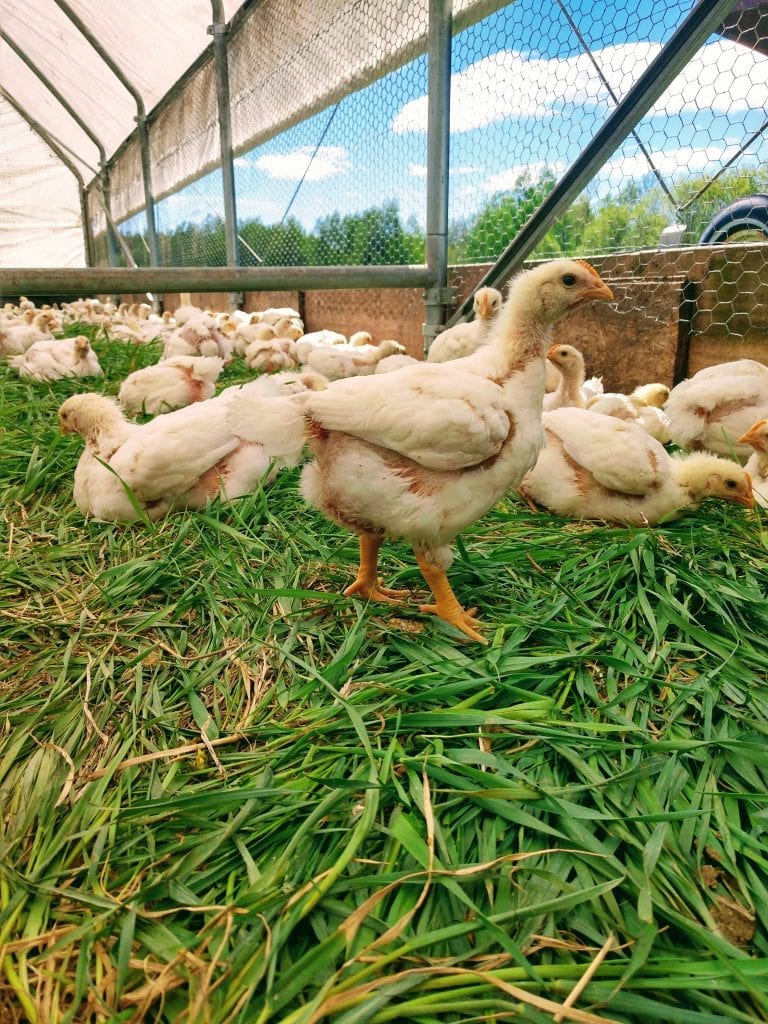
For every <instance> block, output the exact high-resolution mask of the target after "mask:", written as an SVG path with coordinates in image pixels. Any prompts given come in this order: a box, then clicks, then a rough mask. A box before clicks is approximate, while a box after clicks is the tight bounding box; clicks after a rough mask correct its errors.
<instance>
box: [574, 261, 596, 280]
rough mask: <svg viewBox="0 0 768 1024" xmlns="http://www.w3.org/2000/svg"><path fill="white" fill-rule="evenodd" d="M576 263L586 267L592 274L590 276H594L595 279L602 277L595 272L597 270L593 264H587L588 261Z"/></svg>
mask: <svg viewBox="0 0 768 1024" xmlns="http://www.w3.org/2000/svg"><path fill="white" fill-rule="evenodd" d="M576 263H580V264H581V265H582V267H586V268H587V270H588V271H589V272H590V274H594V275H595V277H600V275H599V274H598V272H597V271H596V270H595V268H594V267H593V266H592V264H591V263H587V261H586V260H576Z"/></svg>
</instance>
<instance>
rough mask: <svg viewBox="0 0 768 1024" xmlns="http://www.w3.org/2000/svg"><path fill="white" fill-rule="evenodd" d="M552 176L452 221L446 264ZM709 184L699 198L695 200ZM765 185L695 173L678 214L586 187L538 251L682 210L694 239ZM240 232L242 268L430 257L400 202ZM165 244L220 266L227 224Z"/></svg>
mask: <svg viewBox="0 0 768 1024" xmlns="http://www.w3.org/2000/svg"><path fill="white" fill-rule="evenodd" d="M556 181H557V179H556V175H555V173H554V171H553V170H552V169H550V168H545V169H544V170H543V171H542V173H541V175H540V177H539V178H538V179H536V180H535V181H534V180H533V179H532V178H531V177H530V175H529V174H523V175H521V176H520V177H519V178H518V179H517V181H516V182H515V184H514V187H513V188H512V189H511V191H509V192H504V193H498V194H497V195H494V196H492V197H491V198H490V199H489V200H488V202H487V203H485V205H484V206H482V207H481V209H480V210H479V211H478V212H477V213H476V214H475V215H474V216H473V217H471V218H470V219H468V220H467V221H465V222H461V223H454V224H452V225H451V226H450V229H449V262H450V263H451V264H458V263H478V262H492V261H493V260H495V259H496V258H497V257H498V256H499V254H500V253H501V252H502V251H503V250H504V248H506V246H507V245H508V244H509V243H510V242H511V241H512V240H513V239H514V238H515V236H516V235H517V233H518V232H519V230H520V228H521V227H522V226H523V225H524V224H525V222H526V221H527V220H528V219H529V218H530V216H531V214H533V213H534V211H535V210H536V209H538V207H539V206H540V205H541V203H542V202H543V200H544V199H545V198H546V197H547V196H548V195H549V194H550V192H551V191H552V189H553V188H554V187H555V184H556ZM705 186H706V190H705V192H704V193H703V194H702V196H701V197H700V198H698V199H694V198H693V197H694V196H695V195H696V193H697V192H698V191H699V190H700V189H701V188H703V187H705ZM764 187H765V186H764V176H763V174H762V173H761V172H760V171H758V170H746V171H729V172H727V173H726V174H724V175H723V176H722V177H721V178H719V179H718V180H717V181H715V182H711V179H708V178H706V177H705V176H703V175H693V176H690V177H688V178H686V179H685V180H683V181H682V182H678V183H676V184H675V195H676V197H677V199H678V202H679V204H680V205H681V206H685V207H686V208H685V209H684V210H680V211H679V213H676V212H675V210H674V209H673V208H672V206H671V203H670V200H669V198H668V197H667V195H666V194H665V193H664V191H663V190H662V189H661V187H660V186H659V184H658V183H656V182H655V181H654V182H653V183H652V184H650V185H645V186H642V187H641V186H640V185H638V184H637V183H630V184H628V185H625V186H623V187H622V188H621V189H620V190H619V192H618V193H617V194H616V195H614V196H608V197H606V198H605V199H603V200H600V201H596V200H594V199H590V198H589V197H588V196H587V195H582V196H580V197H579V198H578V199H576V201H575V202H574V203H572V204H571V206H570V208H569V209H568V210H567V211H566V213H565V214H563V215H562V216H561V217H560V218H559V219H558V221H557V222H556V223H555V224H554V226H553V227H552V228H551V230H550V231H549V232H548V233H547V235H546V236H545V237H544V238H543V239H542V241H541V242H540V243H539V244H538V246H537V247H536V248H535V250H534V251H533V253H532V256H533V257H534V258H553V257H557V256H574V255H586V254H589V253H604V252H620V251H631V250H634V249H648V248H655V247H656V246H657V245H658V243H659V238H660V237H661V232H662V231H663V230H664V228H665V227H666V226H667V225H668V224H669V223H670V222H671V221H672V220H674V219H675V218H676V217H679V218H682V220H683V222H684V223H685V224H686V225H687V227H686V232H685V235H684V236H683V239H682V242H683V244H695V243H696V242H697V241H698V239H699V237H700V236H701V233H702V231H703V230H704V228H705V227H706V226H707V224H708V223H709V221H710V220H711V219H712V217H713V216H714V215H715V213H716V212H717V211H718V210H720V209H722V207H723V206H726V205H727V204H728V203H730V202H733V200H734V199H738V198H741V197H743V196H746V195H750V194H752V193H754V192H759V191H761V190H762V189H763V188H764ZM689 201H691V205H690V207H688V206H687V203H688V202H689ZM239 234H240V238H241V242H240V262H241V265H243V266H254V265H258V266H359V265H374V264H375V265H384V266H392V265H398V264H409V263H411V264H415V263H422V262H423V261H424V258H425V257H424V252H425V248H424V246H425V242H424V234H423V231H422V229H421V228H420V227H419V225H418V223H416V221H415V220H414V219H413V218H411V219H410V221H409V222H408V223H407V224H405V225H404V224H403V222H402V220H401V217H400V212H399V209H398V205H397V203H396V202H394V201H390V202H386V203H384V205H383V206H381V207H372V208H371V209H369V210H365V211H363V212H362V213H351V214H345V215H342V214H340V213H339V212H334V213H331V214H329V215H328V216H326V217H322V218H321V219H320V220H318V221H317V223H316V224H315V226H314V229H313V230H312V231H306V230H305V229H304V228H303V227H302V226H301V224H300V223H299V222H298V221H297V220H295V219H294V218H289V219H288V220H287V221H286V222H285V223H280V224H271V225H265V224H263V223H262V222H261V221H260V220H258V219H256V220H248V221H245V222H243V223H242V224H241V225H240V228H239ZM127 241H128V244H129V246H130V248H131V251H132V253H133V256H134V259H135V260H136V262H137V263H138V264H139V265H140V266H141V265H146V263H147V247H146V241H145V239H144V237H143V235H128V236H127ZM160 252H161V258H162V262H163V264H165V265H166V266H224V265H225V264H226V242H225V237H224V224H223V222H222V220H221V219H220V218H218V217H213V216H209V217H207V218H206V219H205V220H204V221H203V222H202V223H200V224H190V223H184V224H180V225H179V226H178V227H177V228H175V229H174V230H173V231H171V232H162V233H161V234H160Z"/></svg>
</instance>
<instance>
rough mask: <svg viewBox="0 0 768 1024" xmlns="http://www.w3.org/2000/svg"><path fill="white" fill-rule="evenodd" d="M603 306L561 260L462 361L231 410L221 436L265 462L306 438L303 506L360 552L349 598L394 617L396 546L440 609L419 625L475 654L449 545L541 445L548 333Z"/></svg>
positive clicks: (586, 279) (516, 288)
mask: <svg viewBox="0 0 768 1024" xmlns="http://www.w3.org/2000/svg"><path fill="white" fill-rule="evenodd" d="M612 298H613V296H612V293H611V291H610V289H609V288H608V287H607V286H606V285H605V284H604V283H603V282H602V280H601V279H600V277H599V276H598V274H597V273H596V272H595V271H594V270H593V269H592V268H591V267H590V266H589V265H588V264H585V263H583V262H581V261H576V260H556V261H554V262H552V263H547V264H545V265H543V266H540V267H537V268H536V269H535V270H531V271H529V272H527V273H524V274H522V275H520V276H519V277H518V278H516V279H515V280H514V281H513V283H512V285H511V288H510V292H509V298H508V301H507V303H506V304H505V306H504V309H503V310H502V312H501V313H500V315H499V317H498V319H497V322H496V324H495V326H494V330H493V335H492V337H491V339H490V340H489V342H488V344H486V345H483V346H482V347H481V348H480V349H479V350H478V351H477V352H475V353H474V354H473V355H471V356H468V357H466V358H464V359H460V360H454V361H452V362H450V363H448V364H440V363H437V364H435V363H426V362H423V363H422V362H420V363H418V364H417V365H415V366H405V367H403V368H402V369H401V370H395V371H394V372H393V373H390V374H385V375H383V376H376V375H371V376H366V377H353V378H348V379H346V380H341V381H337V382H336V383H335V384H332V385H331V386H330V387H329V388H328V389H327V390H326V391H320V392H307V393H303V394H299V395H294V396H292V397H291V398H286V399H277V400H276V401H274V402H267V401H258V400H256V401H254V400H253V399H252V398H249V397H248V396H235V397H234V398H232V400H231V401H230V403H229V422H230V425H231V427H232V429H233V431H234V432H235V433H236V434H237V435H238V436H240V437H244V438H245V439H247V440H250V441H258V442H260V443H263V444H264V445H265V448H266V450H267V451H268V452H269V453H270V454H274V455H282V454H285V453H287V452H290V451H293V450H295V446H296V444H297V443H299V442H300V441H301V440H303V439H304V437H305V436H308V438H309V444H310V447H311V449H312V451H313V453H314V456H315V461H314V462H312V463H310V464H309V465H307V466H306V467H305V468H304V470H303V472H302V478H301V488H302V493H303V495H304V497H305V499H306V500H307V501H308V502H309V503H310V504H312V505H314V506H315V507H316V508H318V509H320V511H321V512H323V514H324V515H326V516H327V517H328V518H329V519H331V520H332V521H333V522H335V523H338V524H339V525H340V526H342V527H344V528H346V529H348V530H351V531H353V532H354V533H357V534H358V535H359V538H360V567H359V569H358V573H357V578H356V580H355V581H354V583H352V585H351V586H349V587H347V589H346V591H345V593H346V594H348V595H352V594H359V595H360V596H361V597H363V598H366V599H368V600H374V601H384V602H387V603H399V601H400V599H401V598H402V597H403V596H404V594H403V592H398V591H392V590H388V589H386V588H385V587H382V586H381V583H380V581H379V579H378V575H377V564H378V554H379V548H380V547H381V544H382V543H383V541H384V539H385V538H386V537H400V538H404V539H405V540H407V541H409V542H410V543H411V545H412V546H413V549H414V552H415V555H416V560H417V562H418V565H419V568H420V569H421V572H422V574H423V576H424V578H425V580H426V581H427V583H428V585H429V587H430V589H431V591H432V594H433V595H434V598H435V603H434V604H433V605H424V606H422V611H425V612H432V613H434V614H435V615H437V616H439V617H440V618H441V619H444V620H445V621H446V622H449V623H452V624H453V625H455V626H456V627H457V628H458V629H459V630H461V631H462V632H463V633H464V634H465V635H466V636H467V637H469V638H470V639H472V640H476V641H480V642H484V641H483V637H482V635H481V634H480V633H479V632H478V630H477V627H478V625H479V623H478V621H477V619H476V618H475V616H474V609H470V610H468V611H467V610H465V609H464V608H463V607H462V606H461V605H460V604H459V602H458V600H457V599H456V597H455V595H454V593H453V591H452V589H451V586H450V583H449V582H448V578H447V576H446V569H447V568H448V567H449V566H450V564H451V560H452V554H451V549H450V544H451V541H452V540H453V538H454V537H455V536H456V534H458V533H459V532H460V531H461V530H463V529H464V528H465V527H466V526H468V525H469V524H470V523H473V522H475V521H476V520H477V519H479V518H480V517H481V516H482V515H484V514H485V513H486V512H487V511H488V509H489V508H490V507H491V506H492V505H493V504H494V503H495V502H496V501H498V500H499V499H500V498H501V497H502V496H503V495H504V493H505V492H506V491H507V490H508V489H509V488H510V487H513V486H515V485H517V484H518V483H519V482H520V480H521V479H522V477H523V474H524V473H525V472H526V471H527V470H528V469H529V468H530V467H531V466H532V465H533V463H534V462H535V460H536V456H537V454H538V452H539V449H540V448H541V446H542V444H543V443H544V436H543V430H542V426H541V403H542V398H543V394H544V352H545V349H546V346H547V343H548V339H549V335H550V328H551V325H552V324H553V323H555V321H557V320H559V319H560V318H561V317H563V316H565V315H566V314H567V313H569V312H570V311H571V310H573V309H576V308H577V307H578V306H581V305H583V304H584V303H586V302H590V301H592V300H603V301H605V300H610V299H612Z"/></svg>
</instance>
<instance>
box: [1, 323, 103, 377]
mask: <svg viewBox="0 0 768 1024" xmlns="http://www.w3.org/2000/svg"><path fill="white" fill-rule="evenodd" d="M8 365H9V366H12V367H13V368H14V369H15V370H18V373H19V376H20V377H25V378H27V379H28V380H61V379H62V378H63V377H103V376H104V374H103V372H102V369H101V366H100V365H99V360H98V358H97V356H96V353H95V352H94V351H93V349H92V348H91V343H90V341H89V340H88V338H86V337H85V335H84V334H80V335H78V336H77V337H76V338H50V339H48V340H44V341H36V342H34V344H32V345H31V346H30V347H29V348H28V349H27V351H26V352H24V353H23V355H20V356H14V357H13V358H12V359H9V360H8Z"/></svg>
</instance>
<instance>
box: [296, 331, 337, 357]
mask: <svg viewBox="0 0 768 1024" xmlns="http://www.w3.org/2000/svg"><path fill="white" fill-rule="evenodd" d="M348 344H349V342H348V341H347V336H346V335H345V334H339V332H338V331H329V330H322V331H310V332H309V333H308V334H304V335H302V338H301V343H300V347H299V350H298V351H299V358H301V359H302V360H303V359H304V355H305V353H308V352H311V351H312V349H313V348H318V347H321V346H324V345H348Z"/></svg>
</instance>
